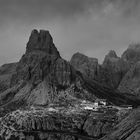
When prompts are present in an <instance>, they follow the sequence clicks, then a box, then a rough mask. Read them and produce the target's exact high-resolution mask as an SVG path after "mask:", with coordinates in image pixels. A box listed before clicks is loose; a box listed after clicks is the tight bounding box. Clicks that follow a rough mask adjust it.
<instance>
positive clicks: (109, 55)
mask: <svg viewBox="0 0 140 140" xmlns="http://www.w3.org/2000/svg"><path fill="white" fill-rule="evenodd" d="M107 56H108V57H112V58H117V57H118V56H117V54H116V52H115V51H114V50H110V51H109V53H108V54H107Z"/></svg>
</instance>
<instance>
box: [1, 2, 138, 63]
mask: <svg viewBox="0 0 140 140" xmlns="http://www.w3.org/2000/svg"><path fill="white" fill-rule="evenodd" d="M34 28H36V29H46V30H49V31H50V33H51V34H52V36H53V38H54V43H55V45H56V47H57V48H58V50H59V51H60V53H61V56H62V57H63V58H65V59H67V60H70V58H71V56H72V55H73V54H74V53H76V52H81V53H84V54H86V55H88V56H90V57H96V58H98V59H99V62H101V61H102V60H103V59H104V56H105V54H107V52H108V51H109V50H115V51H116V52H117V54H118V55H119V56H120V55H121V54H122V52H123V51H124V50H125V49H126V48H127V47H128V45H129V44H130V43H132V42H136V43H137V42H140V0H0V64H4V63H9V62H14V61H18V60H19V59H20V57H21V56H22V54H23V53H24V52H25V48H26V43H27V41H28V38H29V35H30V32H31V30H32V29H34Z"/></svg>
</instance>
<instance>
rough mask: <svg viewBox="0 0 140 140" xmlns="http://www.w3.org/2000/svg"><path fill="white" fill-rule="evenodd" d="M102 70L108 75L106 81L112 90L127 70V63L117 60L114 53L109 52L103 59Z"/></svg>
mask: <svg viewBox="0 0 140 140" xmlns="http://www.w3.org/2000/svg"><path fill="white" fill-rule="evenodd" d="M102 67H103V69H104V70H105V71H106V72H107V73H108V75H109V76H108V78H109V79H108V81H110V85H112V87H113V88H115V89H116V88H117V87H118V86H119V83H120V82H121V80H122V78H123V76H124V75H125V73H126V72H127V71H128V70H129V64H128V62H126V61H124V60H123V59H121V58H119V57H118V56H117V54H116V52H115V51H113V50H111V51H110V52H109V53H108V54H107V55H106V56H105V59H104V62H103V64H102Z"/></svg>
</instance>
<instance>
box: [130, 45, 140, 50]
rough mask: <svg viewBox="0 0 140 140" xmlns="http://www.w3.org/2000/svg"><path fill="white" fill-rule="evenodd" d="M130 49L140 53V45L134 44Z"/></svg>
mask: <svg viewBox="0 0 140 140" xmlns="http://www.w3.org/2000/svg"><path fill="white" fill-rule="evenodd" d="M128 49H132V50H136V51H137V50H139V51H140V43H132V44H130V45H129V47H128Z"/></svg>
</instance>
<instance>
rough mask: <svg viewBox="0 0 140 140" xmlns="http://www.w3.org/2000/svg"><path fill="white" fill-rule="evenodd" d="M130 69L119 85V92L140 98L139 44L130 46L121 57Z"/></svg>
mask: <svg viewBox="0 0 140 140" xmlns="http://www.w3.org/2000/svg"><path fill="white" fill-rule="evenodd" d="M121 58H122V59H123V60H124V61H126V62H127V63H129V65H130V69H129V71H128V72H127V73H126V75H125V76H124V77H123V79H122V81H121V82H120V84H119V87H118V89H119V91H121V92H128V93H131V94H134V95H136V96H140V88H139V84H140V72H139V71H140V44H131V45H130V46H129V47H128V49H127V50H126V51H125V52H124V53H123V55H122V57H121Z"/></svg>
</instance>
